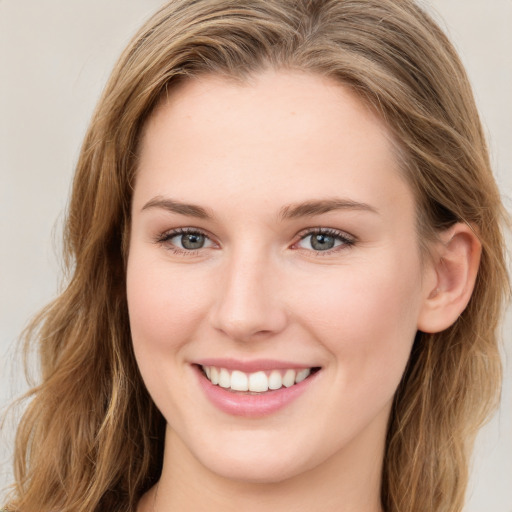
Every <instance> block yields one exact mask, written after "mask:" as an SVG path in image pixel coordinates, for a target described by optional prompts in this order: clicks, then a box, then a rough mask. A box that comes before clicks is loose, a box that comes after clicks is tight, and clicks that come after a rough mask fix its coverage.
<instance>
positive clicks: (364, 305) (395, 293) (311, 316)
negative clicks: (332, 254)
mask: <svg viewBox="0 0 512 512" xmlns="http://www.w3.org/2000/svg"><path fill="white" fill-rule="evenodd" d="M419 275H420V274H419V267H418V265H417V263H416V262H415V261H413V262H411V261H401V260H400V258H399V257H396V256H393V255H390V256H389V257H388V258H386V257H385V256H384V257H383V258H381V259H380V260H379V261H373V262H364V264H361V265H350V266H347V267H346V268H342V267H340V268H339V269H336V272H333V273H332V275H331V276H330V279H328V280H327V279H326V280H324V281H325V282H326V283H328V286H323V287H318V285H317V283H310V284H309V285H308V286H307V288H305V289H304V288H303V292H304V293H303V294H301V297H300V301H299V302H300V311H301V313H300V314H299V316H300V317H301V318H302V321H303V322H304V324H305V327H306V328H307V329H308V330H309V331H310V332H312V333H313V335H314V336H315V338H316V339H317V340H318V341H319V342H320V343H321V344H322V345H324V347H325V348H326V349H327V350H328V351H329V352H330V354H331V357H332V358H333V359H334V360H335V361H336V367H337V369H338V371H339V375H338V378H339V379H340V380H342V381H343V384H347V383H351V385H353V383H355V382H360V383H370V382H372V383H373V385H378V384H379V382H380V384H383V383H385V382H387V383H388V386H389V385H390V384H389V382H390V379H391V381H392V382H395V381H397V380H399V379H400V378H401V374H402V373H403V370H404V367H405V365H406V363H407V360H408V357H409V353H410V350H411V347H412V343H413V341H414V337H415V334H416V326H417V318H418V314H419V308H420V303H421V282H420V280H419Z"/></svg>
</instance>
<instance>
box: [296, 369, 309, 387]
mask: <svg viewBox="0 0 512 512" xmlns="http://www.w3.org/2000/svg"><path fill="white" fill-rule="evenodd" d="M310 373H311V369H310V368H306V369H304V370H300V371H298V372H297V376H296V377H295V384H298V383H299V382H302V381H303V380H304V379H305V378H306V377H309V374H310Z"/></svg>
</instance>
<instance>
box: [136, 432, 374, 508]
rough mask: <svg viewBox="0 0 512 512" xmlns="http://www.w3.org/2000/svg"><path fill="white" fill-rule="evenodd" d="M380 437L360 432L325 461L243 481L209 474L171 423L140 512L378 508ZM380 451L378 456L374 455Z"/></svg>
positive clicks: (140, 506) (371, 433)
mask: <svg viewBox="0 0 512 512" xmlns="http://www.w3.org/2000/svg"><path fill="white" fill-rule="evenodd" d="M383 453H384V436H383V435H381V436H377V438H376V436H375V432H368V435H367V436H365V435H363V436H360V437H359V438H358V439H357V440H354V441H353V443H351V444H349V445H347V446H345V447H344V448H343V450H342V451H340V452H338V453H336V454H335V455H334V456H332V457H331V458H329V459H328V460H326V461H324V462H322V463H321V464H319V465H317V466H316V467H314V468H312V469H309V470H308V471H305V472H302V473H300V474H298V475H296V476H292V477H290V478H286V479H284V480H282V481H274V482H265V483H261V482H247V481H237V480H233V479H230V478H229V479H228V478H224V477H223V476H221V475H218V474H216V473H213V472H212V471H210V470H209V469H208V468H207V467H205V466H204V465H203V464H201V462H200V461H199V460H198V459H197V458H196V457H194V455H193V454H191V453H190V452H189V451H188V449H187V447H186V446H185V445H184V444H183V443H182V442H181V440H180V438H179V436H178V435H177V434H176V433H175V432H174V431H173V430H171V429H170V428H169V427H168V429H167V433H166V448H165V454H164V466H163V471H162V476H161V479H160V481H159V483H158V487H157V486H155V487H154V488H153V489H152V490H151V491H150V492H149V493H147V494H146V495H145V496H144V498H143V500H141V502H140V504H139V508H138V512H170V511H172V512H185V511H188V510H206V508H207V509H208V510H209V511H211V512H221V511H222V512H226V511H230V510H244V511H246V512H256V511H258V512H259V511H260V510H261V509H262V507H265V508H268V509H270V510H273V511H276V512H288V511H289V510H297V511H300V510H318V509H321V510H322V511H324V512H331V511H332V512H334V511H336V512H380V511H381V510H382V508H381V504H380V481H381V474H382V460H383ZM377 454H378V455H377Z"/></svg>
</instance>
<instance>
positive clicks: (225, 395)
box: [195, 366, 320, 418]
mask: <svg viewBox="0 0 512 512" xmlns="http://www.w3.org/2000/svg"><path fill="white" fill-rule="evenodd" d="M195 368H196V371H197V374H198V377H199V383H200V385H201V388H202V389H203V391H204V393H205V394H206V396H207V397H208V399H209V400H210V401H211V402H212V403H213V405H215V406H216V407H217V408H218V409H220V410H221V411H223V412H225V413H227V414H231V415H233V416H244V417H247V418H257V417H261V416H267V415H269V414H272V413H275V412H277V411H279V410H280V409H283V408H284V407H286V406H287V405H289V404H290V403H291V402H293V401H294V400H295V399H296V398H298V397H299V396H300V395H302V393H304V391H306V390H307V388H308V387H309V386H310V385H311V384H312V383H313V381H314V380H315V379H316V376H317V375H318V374H319V373H320V372H319V371H318V372H315V373H314V374H312V375H310V376H309V377H308V378H307V379H305V380H303V381H302V382H299V383H298V384H294V385H293V386H290V387H289V388H286V387H282V388H280V389H277V390H274V391H267V392H266V393H261V394H257V395H249V394H244V393H239V392H233V391H229V390H227V389H224V388H222V387H220V386H217V385H214V384H212V383H211V382H210V381H209V380H208V379H207V378H206V376H205V375H204V373H203V372H202V370H201V369H200V368H199V367H197V366H196V367H195Z"/></svg>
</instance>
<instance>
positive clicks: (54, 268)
mask: <svg viewBox="0 0 512 512" xmlns="http://www.w3.org/2000/svg"><path fill="white" fill-rule="evenodd" d="M163 3H164V2H163V1H162V0H0V358H1V359H0V407H3V406H5V405H6V404H7V403H8V402H9V400H10V399H12V397H13V396H15V395H17V394H19V393H20V392H21V391H23V390H24V389H26V386H25V384H24V380H23V378H22V375H21V365H20V364H19V362H18V363H16V338H17V336H18V334H19V332H20V331H21V329H22V328H23V326H24V325H25V324H26V322H27V320H28V319H29V318H30V316H31V315H32V314H33V313H34V312H35V311H36V310H38V309H39V308H40V307H42V306H43V305H44V304H45V303H46V302H47V301H48V300H49V299H50V298H52V297H53V296H54V295H55V293H56V291H57V289H58V281H59V277H58V276H59V269H60V263H59V259H60V257H59V256H58V253H59V250H58V246H59V239H60V231H61V226H62V214H63V210H64V209H65V206H66V202H67V198H68V192H69V189H70V180H71V177H72V172H73V166H74V163H75V162H76V159H77V155H78V151H79V146H80V143H81V139H82V137H83V135H84V132H85V129H86V126H87V122H88V120H89V118H90V116H91V113H92V110H93V108H94V105H95V103H96V101H97V98H98V95H99V93H100V91H101V89H102V87H103V85H104V83H105V81H106V79H107V77H108V74H109V72H110V69H111V68H112V65H113V63H114V61H115V59H116V58H117V56H118V55H119V53H120V52H121V50H122V49H123V47H124V46H125V45H126V43H127V42H128V40H129V38H130V37H131V35H132V34H133V33H134V32H135V30H136V29H137V28H138V27H139V25H140V24H141V22H142V21H143V20H144V19H146V18H147V17H148V16H149V15H150V14H151V13H152V12H153V11H154V10H155V9H156V8H158V7H159V6H160V5H162V4H163ZM423 3H425V4H426V5H428V6H429V8H432V9H434V11H435V13H436V14H435V15H436V17H437V18H438V19H439V20H440V23H441V25H442V26H443V27H444V28H445V29H446V30H447V31H448V33H449V35H450V37H451V38H452V40H453V41H454V42H455V44H456V46H457V48H458V50H459V51H460V53H461V56H462V59H463V61H464V62H465V64H466V66H467V69H468V72H469V75H470V77H471V80H472V83H473V86H474V89H475V93H476V97H477V102H478V104H479V107H480V110H481V114H482V118H483V122H484V124H485V127H486V129H487V132H488V137H489V144H490V148H491V153H492V158H493V162H494V167H495V171H496V176H497V178H498V181H499V183H500V186H501V189H502V191H503V195H504V196H505V198H506V204H507V206H508V207H509V209H510V206H511V205H512V201H511V200H510V197H511V196H512V171H511V164H512V144H511V142H512V140H511V134H512V96H511V95H512V50H511V49H512V0H424V2H423ZM509 317H510V314H509ZM511 323H512V322H511V321H510V318H509V319H508V321H507V324H506V327H505V336H504V338H505V351H506V353H507V354H508V358H507V359H506V365H507V376H506V380H505V384H504V395H503V405H502V408H501V409H500V412H499V414H498V415H497V416H496V418H495V419H494V420H493V421H492V422H491V423H490V424H489V425H488V426H487V427H486V428H485V429H484V431H483V432H482V434H481V435H480V437H479V440H478V444H477V449H476V454H475V462H474V470H473V475H472V480H471V486H470V490H469V493H468V498H469V501H468V505H467V508H466V510H467V511H468V512H512V365H511V362H510V358H511V357H512V356H511V354H512V334H511V331H512V330H511ZM12 430H13V429H12V425H10V424H7V425H6V428H4V431H3V432H2V436H1V438H0V488H2V487H4V486H5V485H7V484H8V483H9V482H10V481H11V477H10V471H11V470H10V460H9V457H10V452H11V450H12ZM1 495H2V493H1V492H0V496H1ZM0 501H1V500H0Z"/></svg>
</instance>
